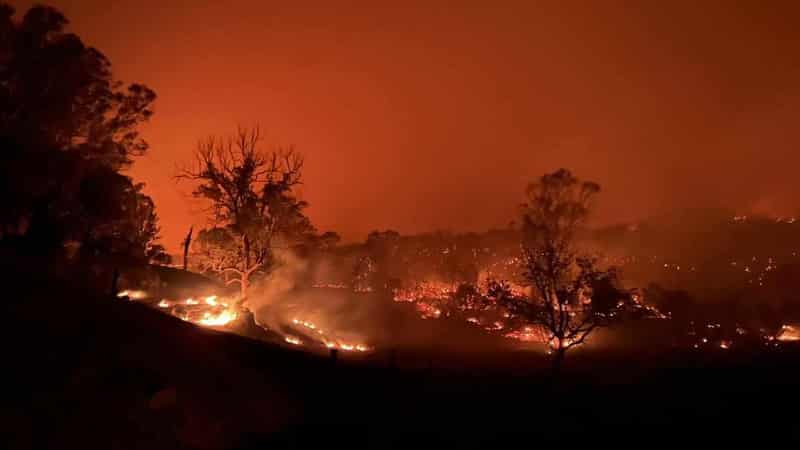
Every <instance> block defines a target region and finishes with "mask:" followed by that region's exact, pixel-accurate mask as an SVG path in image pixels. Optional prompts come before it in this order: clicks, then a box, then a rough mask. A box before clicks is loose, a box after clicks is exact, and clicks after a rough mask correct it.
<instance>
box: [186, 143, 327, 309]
mask: <svg viewBox="0 0 800 450" xmlns="http://www.w3.org/2000/svg"><path fill="white" fill-rule="evenodd" d="M260 141H261V135H260V132H259V129H258V128H253V129H251V130H247V129H239V131H238V133H237V134H236V135H235V136H234V137H231V138H228V139H219V138H215V137H210V138H208V139H207V140H206V141H203V142H201V143H200V144H199V145H198V148H197V151H196V152H195V159H196V163H195V165H194V166H193V167H190V168H186V169H183V170H182V171H181V172H180V174H179V175H178V177H179V178H184V179H188V180H193V181H196V182H198V183H199V184H198V186H197V188H196V189H195V190H194V195H195V196H196V197H198V198H203V199H205V200H207V201H208V202H210V203H211V209H210V212H211V218H212V220H213V221H214V222H215V223H216V224H218V225H217V226H215V227H214V228H212V229H210V230H203V231H201V233H200V235H198V244H199V245H200V248H201V249H204V250H203V251H201V252H200V254H205V255H208V257H210V258H212V260H211V261H205V262H204V263H203V266H204V267H206V268H208V269H210V270H214V271H216V272H218V273H220V274H223V275H224V276H225V278H226V280H227V282H229V283H238V284H239V285H240V292H241V300H244V299H246V298H247V290H248V287H249V286H250V283H251V278H252V277H253V275H255V274H257V273H262V272H265V271H267V270H268V269H269V268H270V267H271V266H272V265H273V263H274V262H275V253H274V251H275V249H276V248H290V247H291V246H292V245H294V244H296V243H297V242H299V241H300V240H302V239H306V238H308V237H309V236H313V234H314V227H313V226H312V224H311V222H310V221H309V220H308V218H307V217H306V216H305V214H304V210H305V208H306V207H307V206H308V205H307V203H306V202H304V201H301V200H298V199H297V198H296V197H295V196H294V195H293V189H294V188H295V186H297V185H298V184H300V183H301V178H302V169H303V158H302V157H301V156H300V155H299V154H297V153H296V152H294V150H292V149H286V150H277V151H273V152H266V151H263V150H262V149H261V148H260ZM214 246H217V247H218V248H217V249H216V250H214V251H213V252H209V250H208V249H209V248H211V247H214Z"/></svg>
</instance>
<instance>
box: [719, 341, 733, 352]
mask: <svg viewBox="0 0 800 450" xmlns="http://www.w3.org/2000/svg"><path fill="white" fill-rule="evenodd" d="M732 344H733V342H731V341H720V343H719V348H721V349H723V350H728V349H729V348H731V345H732Z"/></svg>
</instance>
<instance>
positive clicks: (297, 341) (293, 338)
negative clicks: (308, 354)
mask: <svg viewBox="0 0 800 450" xmlns="http://www.w3.org/2000/svg"><path fill="white" fill-rule="evenodd" d="M283 339H284V340H285V341H286V342H288V343H290V344H292V345H303V341H301V340H300V338H298V337H296V336H286V337H285V338H283Z"/></svg>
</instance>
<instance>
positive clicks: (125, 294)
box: [117, 289, 147, 300]
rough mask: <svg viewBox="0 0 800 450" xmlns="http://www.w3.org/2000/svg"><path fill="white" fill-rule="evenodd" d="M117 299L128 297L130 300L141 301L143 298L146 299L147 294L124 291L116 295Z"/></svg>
mask: <svg viewBox="0 0 800 450" xmlns="http://www.w3.org/2000/svg"><path fill="white" fill-rule="evenodd" d="M117 297H118V298H122V297H128V298H129V299H131V300H141V299H143V298H147V292H145V291H136V290H130V289H126V290H124V291H120V292H119V293H117Z"/></svg>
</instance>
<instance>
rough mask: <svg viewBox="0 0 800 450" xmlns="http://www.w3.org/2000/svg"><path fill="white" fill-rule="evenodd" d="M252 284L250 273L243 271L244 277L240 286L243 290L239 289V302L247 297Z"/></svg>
mask: <svg viewBox="0 0 800 450" xmlns="http://www.w3.org/2000/svg"><path fill="white" fill-rule="evenodd" d="M249 285H250V274H249V273H247V272H242V278H241V279H240V283H239V286H240V287H241V290H240V291H239V303H240V304H241V303H242V302H244V301H245V299H247V287H248V286H249Z"/></svg>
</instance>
